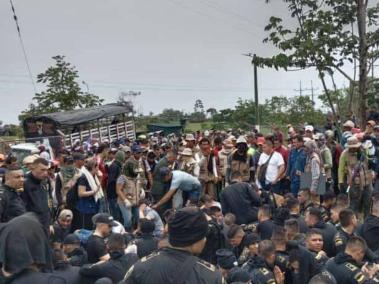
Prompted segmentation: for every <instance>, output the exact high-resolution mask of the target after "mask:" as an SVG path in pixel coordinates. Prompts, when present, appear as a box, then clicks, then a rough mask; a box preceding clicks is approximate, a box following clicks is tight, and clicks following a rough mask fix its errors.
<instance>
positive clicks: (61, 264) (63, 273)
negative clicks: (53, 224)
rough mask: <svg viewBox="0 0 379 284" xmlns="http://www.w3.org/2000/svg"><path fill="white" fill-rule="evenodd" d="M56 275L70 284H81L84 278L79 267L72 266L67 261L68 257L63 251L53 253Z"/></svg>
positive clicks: (58, 250)
mask: <svg viewBox="0 0 379 284" xmlns="http://www.w3.org/2000/svg"><path fill="white" fill-rule="evenodd" d="M53 265H54V274H55V275H57V276H60V277H62V278H64V279H66V281H67V282H68V283H70V284H81V283H83V282H82V280H83V279H82V278H81V277H80V274H79V267H77V266H72V265H71V264H70V262H69V261H68V260H67V256H66V255H65V254H64V252H63V251H62V250H61V249H54V251H53Z"/></svg>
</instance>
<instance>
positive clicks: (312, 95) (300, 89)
mask: <svg viewBox="0 0 379 284" xmlns="http://www.w3.org/2000/svg"><path fill="white" fill-rule="evenodd" d="M317 90H318V88H313V81H311V88H310V89H307V88H305V89H303V87H302V84H301V81H300V82H299V89H298V90H296V89H295V90H294V91H295V92H298V93H299V94H300V97H301V96H302V95H303V92H307V91H310V92H311V100H312V105H313V107H314V106H315V98H314V92H315V91H317Z"/></svg>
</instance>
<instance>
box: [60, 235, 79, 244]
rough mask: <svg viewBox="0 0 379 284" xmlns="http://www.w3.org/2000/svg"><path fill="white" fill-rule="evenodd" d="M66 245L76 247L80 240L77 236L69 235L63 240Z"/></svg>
mask: <svg viewBox="0 0 379 284" xmlns="http://www.w3.org/2000/svg"><path fill="white" fill-rule="evenodd" d="M63 244H64V245H76V244H80V239H79V237H78V236H77V235H75V234H68V235H67V236H66V237H65V238H64V240H63Z"/></svg>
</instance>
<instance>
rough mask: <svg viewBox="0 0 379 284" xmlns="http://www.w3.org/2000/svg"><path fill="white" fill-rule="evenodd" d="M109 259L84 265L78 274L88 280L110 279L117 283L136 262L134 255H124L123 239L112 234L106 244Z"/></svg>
mask: <svg viewBox="0 0 379 284" xmlns="http://www.w3.org/2000/svg"><path fill="white" fill-rule="evenodd" d="M107 248H108V251H109V255H110V259H109V260H107V261H100V262H98V263H95V264H92V265H85V266H83V267H82V268H81V269H80V274H81V275H83V276H86V277H88V278H90V279H99V278H103V277H107V278H110V279H111V280H112V283H119V282H120V281H121V280H122V279H123V278H124V276H125V273H126V272H127V271H128V269H129V268H130V267H131V266H132V265H133V264H134V263H136V262H137V261H138V256H137V255H136V254H134V253H127V254H125V248H126V244H125V238H124V236H123V235H121V234H112V235H111V236H110V237H109V239H108V243H107Z"/></svg>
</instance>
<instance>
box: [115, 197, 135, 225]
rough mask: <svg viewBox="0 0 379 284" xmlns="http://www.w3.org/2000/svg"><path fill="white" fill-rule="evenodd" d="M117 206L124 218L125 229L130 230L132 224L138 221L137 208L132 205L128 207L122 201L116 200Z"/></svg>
mask: <svg viewBox="0 0 379 284" xmlns="http://www.w3.org/2000/svg"><path fill="white" fill-rule="evenodd" d="M118 206H119V208H120V211H121V215H122V218H123V219H124V227H125V230H127V231H130V230H131V229H132V228H133V225H134V224H137V223H138V218H139V208H138V207H134V206H133V207H129V208H128V207H126V206H125V204H124V203H123V202H118Z"/></svg>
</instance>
